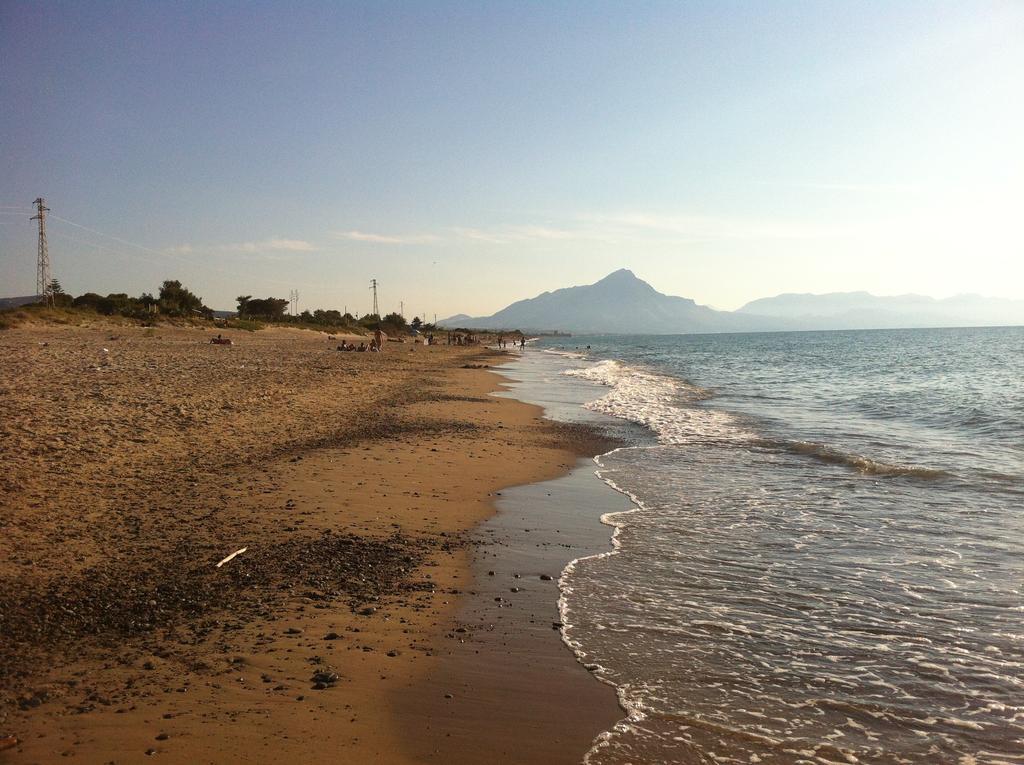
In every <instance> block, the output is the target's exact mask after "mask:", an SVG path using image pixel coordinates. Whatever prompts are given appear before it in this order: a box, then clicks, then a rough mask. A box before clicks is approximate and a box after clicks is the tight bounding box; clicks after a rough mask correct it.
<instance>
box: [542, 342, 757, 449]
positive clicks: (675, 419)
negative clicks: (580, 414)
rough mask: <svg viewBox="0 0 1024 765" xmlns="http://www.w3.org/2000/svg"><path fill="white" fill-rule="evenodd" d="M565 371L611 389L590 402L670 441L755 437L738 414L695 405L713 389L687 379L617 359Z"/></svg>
mask: <svg viewBox="0 0 1024 765" xmlns="http://www.w3.org/2000/svg"><path fill="white" fill-rule="evenodd" d="M562 374H564V375H568V376H570V377H578V378H580V379H583V380H589V381H591V382H596V383H599V384H601V385H605V386H607V387H609V388H611V390H610V391H609V392H608V393H607V394H605V395H604V396H602V397H601V398H599V399H597V400H596V401H591V402H590V403H589V404H587V405H586V407H587V408H588V409H590V410H592V411H595V412H601V413H603V414H607V415H610V416H612V417H618V418H620V419H623V420H629V421H630V422H635V423H637V424H639V425H643V426H645V427H647V428H649V429H650V430H651V431H653V432H654V433H655V434H656V435H657V436H658V439H659V441H661V442H662V443H664V444H692V443H706V442H709V441H712V442H723V441H724V442H737V441H751V440H753V438H754V435H753V434H752V433H750V432H749V431H747V430H746V429H745V428H743V427H742V426H741V425H740V423H739V421H738V420H737V419H736V417H734V416H733V415H731V414H729V413H727V412H723V411H719V410H715V409H707V408H703V407H698V406H692V404H696V403H697V402H699V401H702V400H705V399H708V398H711V396H712V395H713V394H712V392H711V391H709V390H707V389H705V388H700V387H698V386H696V385H692V384H690V383H688V382H685V381H684V380H679V379H677V378H674V377H669V376H667V375H662V374H658V373H656V372H650V371H647V370H644V369H640V368H637V367H632V366H628V365H626V364H623V363H622V362H619V361H616V360H614V359H606V360H604V361H599V362H598V363H596V364H593V365H591V366H586V367H578V368H574V369H567V370H565V371H564V372H563V373H562ZM688 404H689V405H690V406H688Z"/></svg>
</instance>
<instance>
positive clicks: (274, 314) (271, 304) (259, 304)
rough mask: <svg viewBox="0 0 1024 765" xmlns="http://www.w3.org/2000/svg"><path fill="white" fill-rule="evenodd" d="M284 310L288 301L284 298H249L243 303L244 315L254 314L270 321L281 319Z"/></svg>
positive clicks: (286, 308)
mask: <svg viewBox="0 0 1024 765" xmlns="http://www.w3.org/2000/svg"><path fill="white" fill-rule="evenodd" d="M286 310H288V301H287V300H285V299H284V298H275V297H268V298H262V299H249V300H248V301H247V302H246V304H245V315H246V316H256V317H258V318H261V319H269V320H270V321H281V320H282V319H283V318H284V312H285V311H286Z"/></svg>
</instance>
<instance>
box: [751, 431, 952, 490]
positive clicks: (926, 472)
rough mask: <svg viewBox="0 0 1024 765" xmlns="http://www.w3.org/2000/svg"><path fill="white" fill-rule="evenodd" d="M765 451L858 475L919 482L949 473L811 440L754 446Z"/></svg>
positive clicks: (761, 442)
mask: <svg viewBox="0 0 1024 765" xmlns="http://www.w3.org/2000/svg"><path fill="white" fill-rule="evenodd" d="M758 445H759V446H764V447H767V448H769V449H780V450H782V451H786V452H789V453H790V454H797V455H801V456H805V457H811V458H812V459H815V460H818V461H819V462H823V463H825V464H826V465H844V466H846V467H848V468H852V469H853V470H855V471H857V472H858V473H861V474H862V475H877V476H905V477H907V478H920V479H922V480H930V481H938V480H942V479H945V478H950V477H951V474H950V473H948V472H947V471H945V470H938V469H936V468H929V467H924V466H922V465H900V464H894V463H888V462H878V461H877V460H873V459H870V458H868V457H864V456H862V455H859V454H849V453H847V452H843V451H839V450H838V449H833V448H832V447H830V446H826V445H825V444H819V443H814V442H813V441H771V440H763V441H760V442H759V443H758Z"/></svg>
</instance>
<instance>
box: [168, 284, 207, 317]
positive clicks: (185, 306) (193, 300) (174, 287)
mask: <svg viewBox="0 0 1024 765" xmlns="http://www.w3.org/2000/svg"><path fill="white" fill-rule="evenodd" d="M159 305H160V312H161V313H165V314H167V315H168V316H191V315H192V314H195V313H202V314H211V313H213V312H212V311H211V310H210V309H209V308H207V307H206V306H204V305H203V299H202V298H201V297H199V296H198V295H194V294H192V293H191V292H190V291H189V290H187V289H186V288H185V287H183V286H181V282H179V281H177V280H173V281H172V280H170V279H168V280H167V281H165V282H164V283H163V284H161V285H160V300H159Z"/></svg>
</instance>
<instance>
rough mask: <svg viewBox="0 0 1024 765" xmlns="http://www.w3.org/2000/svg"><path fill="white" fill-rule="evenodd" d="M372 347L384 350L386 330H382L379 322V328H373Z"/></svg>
mask: <svg viewBox="0 0 1024 765" xmlns="http://www.w3.org/2000/svg"><path fill="white" fill-rule="evenodd" d="M370 348H371V350H375V351H377V352H378V353H382V352H383V351H384V332H383V331H382V330H381V328H380V325H379V324H378V325H377V329H375V330H373V343H371V345H370Z"/></svg>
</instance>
